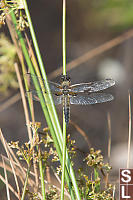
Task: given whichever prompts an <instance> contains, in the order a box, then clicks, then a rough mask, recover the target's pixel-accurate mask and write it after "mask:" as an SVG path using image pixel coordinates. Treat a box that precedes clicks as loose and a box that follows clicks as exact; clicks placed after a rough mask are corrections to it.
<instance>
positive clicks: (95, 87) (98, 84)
mask: <svg viewBox="0 0 133 200" xmlns="http://www.w3.org/2000/svg"><path fill="white" fill-rule="evenodd" d="M113 85H115V81H114V80H112V79H106V80H102V81H95V82H89V83H80V84H75V85H71V86H70V88H71V91H72V92H74V93H78V92H98V91H101V90H105V89H107V88H109V87H111V86H113Z"/></svg>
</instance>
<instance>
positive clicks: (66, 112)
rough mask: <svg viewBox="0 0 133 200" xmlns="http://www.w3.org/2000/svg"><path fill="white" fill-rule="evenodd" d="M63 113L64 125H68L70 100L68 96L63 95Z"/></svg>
mask: <svg viewBox="0 0 133 200" xmlns="http://www.w3.org/2000/svg"><path fill="white" fill-rule="evenodd" d="M63 111H64V116H65V122H66V124H68V123H69V120H70V99H69V96H68V95H64V98H63Z"/></svg>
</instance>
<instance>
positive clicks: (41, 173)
mask: <svg viewBox="0 0 133 200" xmlns="http://www.w3.org/2000/svg"><path fill="white" fill-rule="evenodd" d="M38 154H39V170H40V177H41V189H42V197H43V200H46V196H45V184H44V173H43V166H42V158H41V150H40V147H39V148H38Z"/></svg>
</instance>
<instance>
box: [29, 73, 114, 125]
mask: <svg viewBox="0 0 133 200" xmlns="http://www.w3.org/2000/svg"><path fill="white" fill-rule="evenodd" d="M28 77H30V88H31V89H30V91H28V92H32V98H33V99H34V100H36V101H39V98H38V91H36V89H35V87H34V84H33V78H34V79H37V80H39V79H40V78H39V77H37V76H35V75H31V74H28ZM43 83H44V81H43ZM44 85H45V84H44ZM113 85H115V81H114V80H112V79H106V80H101V81H94V82H89V83H79V84H74V85H71V80H70V77H68V76H67V75H66V76H61V79H60V83H55V82H51V81H49V87H50V89H51V93H52V96H53V100H54V103H55V104H56V105H59V104H62V105H63V110H64V115H65V122H66V124H68V123H69V120H70V104H77V105H89V104H97V103H104V102H107V101H111V100H113V99H114V97H113V96H112V95H111V94H106V93H99V91H102V90H105V89H107V88H109V87H111V86H113Z"/></svg>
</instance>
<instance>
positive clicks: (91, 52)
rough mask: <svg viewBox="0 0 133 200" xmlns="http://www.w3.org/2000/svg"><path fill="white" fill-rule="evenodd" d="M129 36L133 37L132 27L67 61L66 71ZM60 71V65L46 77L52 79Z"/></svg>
mask: <svg viewBox="0 0 133 200" xmlns="http://www.w3.org/2000/svg"><path fill="white" fill-rule="evenodd" d="M131 37H133V29H131V30H129V31H127V32H125V33H123V34H121V35H120V36H118V37H116V38H114V39H112V40H110V41H108V42H105V43H104V44H102V45H100V46H98V47H96V48H95V49H92V50H89V51H88V52H87V53H85V54H84V55H82V56H79V57H78V58H76V59H75V60H73V61H71V62H69V63H68V64H67V67H66V68H67V71H70V70H72V69H74V68H75V67H77V66H78V65H81V64H83V63H85V62H86V61H88V60H89V59H92V58H94V57H95V56H98V55H100V54H101V53H104V52H105V51H107V50H109V49H111V48H113V47H115V46H117V45H119V44H121V43H122V42H124V41H125V40H128V39H129V38H131ZM61 73H62V66H61V67H59V68H58V69H56V70H55V71H53V72H51V73H50V74H49V75H48V77H49V79H52V78H55V77H56V76H58V75H60V74H61Z"/></svg>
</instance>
